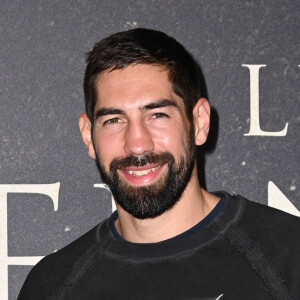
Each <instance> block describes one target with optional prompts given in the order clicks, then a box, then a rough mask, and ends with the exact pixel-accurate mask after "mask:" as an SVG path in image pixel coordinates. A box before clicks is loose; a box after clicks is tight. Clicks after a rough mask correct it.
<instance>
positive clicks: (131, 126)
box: [124, 121, 154, 155]
mask: <svg viewBox="0 0 300 300" xmlns="http://www.w3.org/2000/svg"><path fill="white" fill-rule="evenodd" d="M124 150H125V153H126V154H127V155H128V154H135V155H142V154H144V153H147V152H152V151H153V150H154V143H153V139H152V135H151V132H150V130H149V128H147V126H146V125H145V124H143V122H142V121H132V122H130V123H128V125H127V128H126V133H125V146H124Z"/></svg>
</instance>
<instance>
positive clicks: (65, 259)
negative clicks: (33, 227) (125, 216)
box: [18, 221, 105, 300]
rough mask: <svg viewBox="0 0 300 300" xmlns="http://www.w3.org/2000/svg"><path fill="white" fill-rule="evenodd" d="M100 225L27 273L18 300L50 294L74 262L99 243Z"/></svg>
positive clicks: (49, 256)
mask: <svg viewBox="0 0 300 300" xmlns="http://www.w3.org/2000/svg"><path fill="white" fill-rule="evenodd" d="M104 222H105V221H103V222H102V223H104ZM102 223H101V224H102ZM101 224H99V225H97V226H96V227H94V228H93V229H91V230H90V231H89V232H87V233H85V234H84V235H82V236H81V237H79V238H78V239H77V240H75V241H74V242H72V243H70V244H69V245H67V246H65V247H64V248H62V249H61V250H59V251H57V252H55V253H52V254H50V255H47V256H46V257H44V258H43V259H42V260H41V261H40V262H39V263H37V264H36V265H35V266H34V267H33V268H32V270H31V271H30V272H29V274H28V276H27V278H26V280H25V282H24V285H23V287H22V289H21V292H20V294H19V297H18V300H23V299H32V300H35V299H41V298H43V297H44V296H47V295H49V294H51V292H52V291H53V290H54V289H55V288H57V287H58V286H59V285H60V284H61V282H62V281H63V280H64V279H65V278H66V276H68V274H69V273H70V272H71V271H72V269H73V267H74V265H75V264H76V262H77V261H78V260H80V258H81V257H83V256H85V255H86V254H87V253H88V252H89V251H90V249H92V248H93V247H95V245H96V246H97V244H98V243H99V241H98V240H99V239H98V230H99V227H100V226H101Z"/></svg>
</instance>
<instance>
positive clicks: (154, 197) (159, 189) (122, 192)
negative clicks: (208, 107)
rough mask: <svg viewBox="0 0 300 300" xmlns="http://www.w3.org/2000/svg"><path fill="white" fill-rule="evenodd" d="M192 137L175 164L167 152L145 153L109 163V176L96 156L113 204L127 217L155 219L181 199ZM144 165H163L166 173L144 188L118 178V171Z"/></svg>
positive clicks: (190, 167)
mask: <svg viewBox="0 0 300 300" xmlns="http://www.w3.org/2000/svg"><path fill="white" fill-rule="evenodd" d="M195 150H196V147H195V142H194V134H193V132H190V134H189V137H188V142H186V143H185V144H184V154H183V155H181V156H180V157H179V160H178V162H176V160H175V157H174V156H173V155H172V154H171V153H170V152H167V151H166V152H162V153H159V154H154V153H152V152H151V153H145V154H142V155H140V156H136V155H133V154H131V155H128V156H126V157H123V158H115V159H113V161H112V162H111V163H110V166H109V172H107V171H106V170H105V167H104V165H103V163H102V161H101V159H100V158H99V157H98V155H97V154H96V165H97V167H98V169H99V172H100V174H101V177H102V180H103V182H104V183H105V184H107V185H108V187H109V188H110V190H111V192H112V194H113V196H114V199H115V201H116V202H117V203H118V204H119V205H120V206H121V207H122V208H123V209H124V210H125V211H127V212H128V213H130V214H131V215H133V216H134V217H135V218H138V219H147V218H155V217H157V216H159V215H161V214H163V213H164V212H166V211H167V210H169V209H170V208H172V207H173V206H174V205H175V204H176V203H177V201H178V200H179V199H180V197H181V195H182V193H183V191H184V189H185V187H186V186H187V184H188V182H189V181H190V178H191V176H192V172H193V168H194V163H195ZM147 164H159V165H161V166H162V165H164V164H166V166H167V168H168V170H167V173H166V174H165V175H164V176H162V178H160V179H159V180H158V181H157V182H155V183H153V184H150V185H147V186H132V185H130V184H128V183H127V182H126V181H125V180H124V179H122V178H120V176H119V174H118V169H124V168H126V167H130V166H136V167H141V166H145V165H147Z"/></svg>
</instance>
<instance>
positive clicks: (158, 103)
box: [139, 99, 179, 111]
mask: <svg viewBox="0 0 300 300" xmlns="http://www.w3.org/2000/svg"><path fill="white" fill-rule="evenodd" d="M167 106H172V107H176V108H179V107H178V105H177V103H176V102H175V101H173V100H169V99H161V100H158V101H155V102H151V103H149V104H146V105H144V106H140V107H139V109H140V110H141V111H143V110H148V109H155V108H162V107H167Z"/></svg>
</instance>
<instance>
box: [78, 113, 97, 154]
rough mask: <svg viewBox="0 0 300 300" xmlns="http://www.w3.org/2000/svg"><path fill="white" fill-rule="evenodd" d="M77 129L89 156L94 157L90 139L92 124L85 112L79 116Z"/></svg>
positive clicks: (92, 144)
mask: <svg viewBox="0 0 300 300" xmlns="http://www.w3.org/2000/svg"><path fill="white" fill-rule="evenodd" d="M79 130H80V132H81V137H82V140H83V142H84V144H85V147H86V149H87V151H88V154H89V156H90V157H91V158H93V159H96V152H95V148H94V143H93V140H92V124H91V121H90V119H89V117H88V116H87V114H86V113H83V114H81V115H80V117H79Z"/></svg>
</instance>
